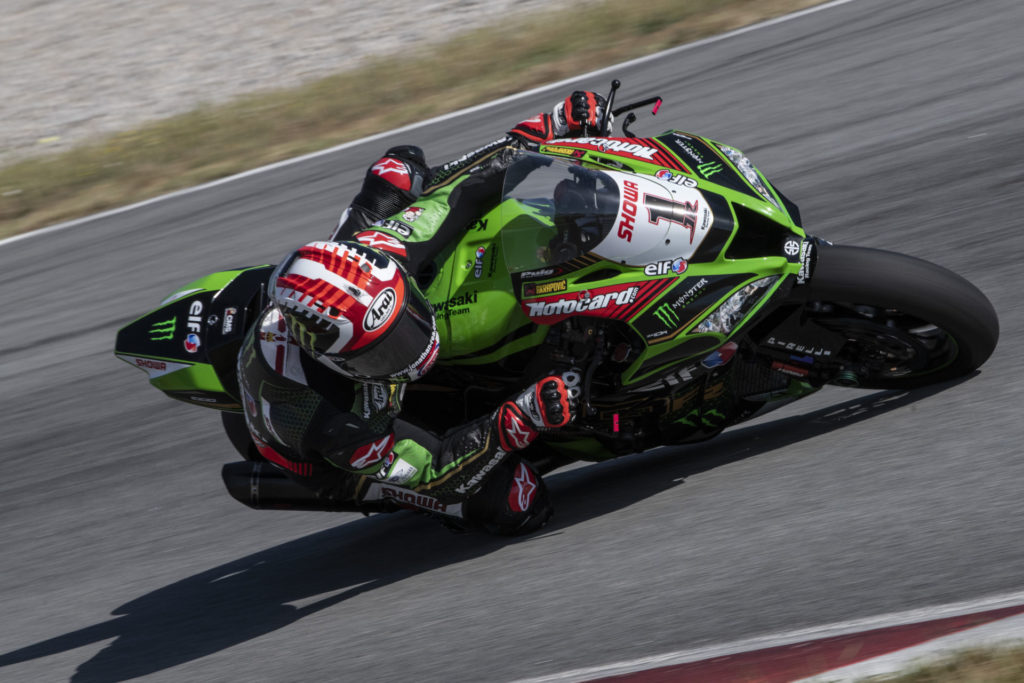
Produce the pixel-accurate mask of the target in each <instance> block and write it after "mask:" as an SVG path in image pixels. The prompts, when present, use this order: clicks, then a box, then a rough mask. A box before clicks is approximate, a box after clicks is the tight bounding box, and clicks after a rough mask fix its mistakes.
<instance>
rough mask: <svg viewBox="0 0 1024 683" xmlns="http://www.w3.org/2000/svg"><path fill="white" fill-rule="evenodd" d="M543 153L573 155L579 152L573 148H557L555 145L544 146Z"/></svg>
mask: <svg viewBox="0 0 1024 683" xmlns="http://www.w3.org/2000/svg"><path fill="white" fill-rule="evenodd" d="M541 151H543V152H550V153H551V154H568V155H570V156H571V155H573V154H575V153H576V152H578V151H580V150H578V149H576V148H574V147H559V146H557V145H544V148H543V150H541Z"/></svg>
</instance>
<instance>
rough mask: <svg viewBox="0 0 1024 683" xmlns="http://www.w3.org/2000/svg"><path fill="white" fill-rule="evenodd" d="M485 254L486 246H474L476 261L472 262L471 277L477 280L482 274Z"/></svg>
mask: <svg viewBox="0 0 1024 683" xmlns="http://www.w3.org/2000/svg"><path fill="white" fill-rule="evenodd" d="M485 254H487V247H477V248H476V262H475V263H474V264H473V277H475V278H477V279H478V280H479V279H480V278H481V277H482V276H483V274H484V255H485Z"/></svg>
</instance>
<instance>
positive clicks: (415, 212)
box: [402, 206, 423, 223]
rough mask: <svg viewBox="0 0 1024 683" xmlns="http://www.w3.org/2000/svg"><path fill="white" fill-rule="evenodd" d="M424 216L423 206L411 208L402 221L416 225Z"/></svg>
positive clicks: (405, 212) (403, 215)
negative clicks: (417, 220) (418, 219)
mask: <svg viewBox="0 0 1024 683" xmlns="http://www.w3.org/2000/svg"><path fill="white" fill-rule="evenodd" d="M422 215H423V207H422V206H410V207H409V208H408V209H406V210H405V211H404V212H403V213H402V220H403V221H409V222H410V223H414V222H415V221H416V219H417V218H419V217H420V216H422Z"/></svg>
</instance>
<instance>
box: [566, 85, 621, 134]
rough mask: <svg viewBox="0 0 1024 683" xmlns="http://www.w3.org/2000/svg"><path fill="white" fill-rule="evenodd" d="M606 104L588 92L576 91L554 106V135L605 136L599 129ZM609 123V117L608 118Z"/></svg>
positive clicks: (595, 94) (600, 98) (599, 96)
mask: <svg viewBox="0 0 1024 683" xmlns="http://www.w3.org/2000/svg"><path fill="white" fill-rule="evenodd" d="M607 106H608V103H607V102H606V101H605V99H604V97H602V96H601V95H598V94H597V93H595V92H590V91H589V90H577V91H575V92H573V94H571V95H569V96H568V97H566V98H565V100H564V101H563V102H559V103H558V105H556V106H555V111H554V119H555V133H556V135H559V136H566V135H568V136H573V137H576V136H583V135H598V136H599V135H606V134H607V132H606V131H602V130H601V129H600V126H601V119H603V118H604V112H605V109H606V108H607ZM608 122H609V123H611V117H610V116H609V117H608Z"/></svg>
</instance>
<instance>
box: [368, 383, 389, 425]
mask: <svg viewBox="0 0 1024 683" xmlns="http://www.w3.org/2000/svg"><path fill="white" fill-rule="evenodd" d="M387 407H388V388H387V387H386V386H384V385H383V384H373V383H369V382H367V383H366V384H363V419H364V420H369V419H370V417H372V416H373V414H374V413H375V412H380V411H382V410H385V409H386V408H387Z"/></svg>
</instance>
